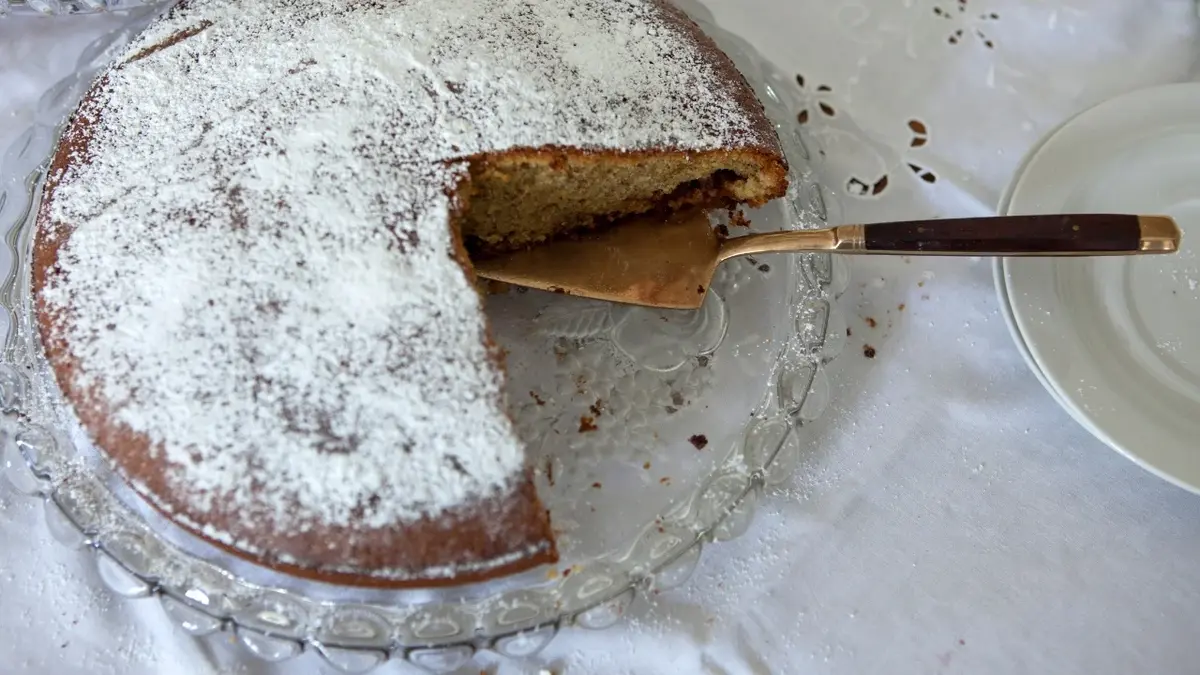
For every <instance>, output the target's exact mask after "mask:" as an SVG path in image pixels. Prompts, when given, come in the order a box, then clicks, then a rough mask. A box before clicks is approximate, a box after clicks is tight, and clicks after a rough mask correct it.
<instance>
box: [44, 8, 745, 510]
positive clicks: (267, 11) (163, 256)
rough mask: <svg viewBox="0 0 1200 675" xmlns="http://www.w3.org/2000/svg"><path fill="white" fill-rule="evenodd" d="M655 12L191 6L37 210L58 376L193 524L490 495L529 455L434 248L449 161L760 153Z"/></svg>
mask: <svg viewBox="0 0 1200 675" xmlns="http://www.w3.org/2000/svg"><path fill="white" fill-rule="evenodd" d="M662 11H663V10H662V9H661V7H660V6H659V5H658V4H657V3H656V2H654V1H652V0H586V1H580V0H538V1H530V0H408V1H407V2H354V3H345V2H334V1H332V0H329V1H323V0H301V1H299V2H292V3H286V10H285V9H284V3H279V2H271V1H268V0H246V1H244V2H238V3H236V4H235V3H227V2H217V1H215V0H197V1H194V2H190V3H188V5H187V8H186V9H183V10H179V11H176V12H175V13H174V14H173V15H172V16H171V17H170V18H168V19H167V20H165V21H163V22H161V23H160V24H158V25H157V26H156V27H154V28H152V29H151V30H150V31H149V32H148V33H147V34H145V35H144V36H143V37H142V38H140V39H139V40H138V41H137V42H136V43H135V44H134V45H132V46H131V47H130V50H129V51H128V53H127V56H126V58H125V59H123V61H124V63H123V65H121V66H119V67H117V68H115V69H114V70H112V71H110V72H109V73H108V75H107V81H106V84H105V85H104V87H103V88H102V89H101V90H100V91H99V92H98V94H97V96H96V97H95V99H94V102H95V104H96V105H97V106H98V109H100V110H103V111H104V113H103V116H102V117H101V119H100V120H99V122H98V123H97V124H96V126H95V135H94V137H93V140H92V143H91V146H90V147H91V152H90V156H89V157H88V158H87V159H88V162H87V163H81V164H77V165H75V166H73V167H72V168H71V169H69V170H68V171H67V172H66V174H65V175H64V176H63V177H62V181H61V183H60V184H59V186H58V187H57V189H56V193H55V197H54V200H53V203H52V204H51V211H50V216H51V219H52V220H53V221H54V222H55V223H70V224H71V225H72V226H74V227H75V229H74V231H73V233H72V234H71V237H70V239H69V241H68V242H67V243H66V244H65V245H64V247H63V248H62V249H61V251H60V259H59V262H60V271H59V273H57V274H55V275H54V276H53V277H52V278H51V280H50V283H49V285H48V287H47V288H46V289H45V292H44V294H43V300H44V301H45V302H46V303H47V305H48V306H49V308H50V309H51V310H62V311H64V312H67V313H68V314H69V316H70V317H71V321H70V322H69V325H68V326H67V328H66V330H67V335H66V338H67V339H68V341H69V343H70V345H71V350H72V353H73V354H74V356H75V357H76V358H77V359H78V360H79V362H80V363H81V364H82V368H81V369H80V370H79V371H78V373H77V377H78V378H79V382H78V384H79V385H80V386H83V387H89V388H90V387H94V388H96V390H97V391H99V392H101V393H102V395H103V397H104V398H105V399H106V400H107V401H109V402H111V403H112V404H113V417H114V418H115V420H116V421H118V422H120V423H122V424H124V425H126V426H128V427H129V428H131V429H133V430H135V431H137V432H140V433H142V434H145V435H146V436H148V437H149V438H150V439H151V440H152V441H153V442H154V443H155V444H156V449H157V450H156V451H160V452H162V453H164V454H165V457H166V459H167V460H169V462H170V464H171V465H172V466H173V467H174V469H173V472H172V473H171V474H170V476H169V478H170V480H171V481H172V482H173V483H174V485H173V487H174V488H175V489H178V490H181V491H183V492H184V493H185V494H187V495H188V499H189V501H190V503H191V504H192V506H193V507H194V508H195V509H196V510H197V511H201V512H202V511H204V510H206V509H208V508H211V506H212V505H213V504H214V503H217V502H218V501H219V502H220V503H222V504H229V503H232V504H233V505H235V506H237V507H239V508H243V507H244V513H245V514H246V516H245V517H246V518H261V517H263V516H266V517H268V518H270V519H271V520H272V521H273V522H274V524H275V527H276V528H279V529H283V530H287V531H294V530H299V531H303V530H305V529H306V528H308V527H309V526H310V525H311V524H312V523H319V524H328V525H351V524H358V525H361V526H363V527H366V528H379V527H387V526H389V525H392V524H395V523H397V522H406V521H411V520H414V519H417V518H420V517H421V516H423V515H425V514H437V513H440V512H442V511H444V510H446V509H449V508H452V507H455V506H458V505H461V504H464V503H469V502H470V501H472V500H475V499H479V498H481V497H485V496H488V495H491V494H494V493H495V492H496V491H497V490H503V489H504V488H505V487H506V486H508V485H509V484H511V481H512V480H513V479H515V478H516V477H517V476H518V475H519V474H520V470H521V467H522V465H523V454H522V449H521V447H520V445H519V443H518V441H517V439H516V436H515V434H514V432H513V429H512V427H511V422H510V421H509V419H508V417H507V416H506V414H505V412H504V404H503V400H502V390H501V381H500V377H499V375H498V373H497V372H496V371H495V369H494V368H493V367H492V366H491V364H490V361H489V353H488V349H487V347H486V346H485V341H486V335H485V331H486V329H485V326H484V324H483V320H482V318H481V316H482V315H481V312H480V304H479V300H478V298H477V296H476V294H475V292H474V290H473V289H472V288H471V285H470V281H469V280H468V279H467V278H466V276H465V274H464V273H463V271H462V270H461V268H460V267H459V266H458V264H457V263H456V262H455V261H454V260H453V259H452V250H453V248H452V247H453V243H452V239H451V234H450V228H449V222H448V217H449V216H448V214H449V213H450V211H451V210H452V208H453V204H452V203H451V198H450V197H449V196H447V195H448V191H449V190H451V189H452V188H453V187H454V186H455V185H456V184H457V182H458V181H459V180H460V179H461V178H462V176H463V174H464V171H465V168H464V166H463V165H462V164H461V163H459V162H458V161H457V160H460V159H461V158H465V157H470V156H472V155H475V154H478V153H482V152H488V151H495V150H504V149H510V148H515V147H526V146H532V147H540V146H545V145H569V146H574V147H581V148H610V149H613V148H615V149H637V148H645V147H652V146H662V145H669V146H673V147H678V148H684V149H709V148H719V147H726V146H729V145H746V144H760V143H762V142H764V139H761V138H756V137H755V136H754V132H752V131H750V129H752V128H753V125H752V124H751V123H750V121H749V120H748V119H747V118H746V115H745V113H744V112H743V111H742V109H741V107H740V105H739V104H738V102H737V99H736V95H735V93H734V92H732V91H729V90H726V88H725V86H724V85H721V84H716V83H715V82H716V78H714V77H713V72H712V67H711V66H709V65H707V64H706V62H705V60H704V59H703V57H702V55H701V54H699V52H698V51H697V48H696V47H695V46H694V45H693V44H692V43H691V42H690V41H689V40H687V39H685V38H684V37H683V36H682V35H681V34H679V33H678V29H677V28H674V27H672V26H673V24H670V23H664V22H663V21H662V14H661V13H662ZM181 33H184V34H186V35H187V38H186V39H183V40H181V41H179V42H178V43H177V44H171V45H169V46H166V47H165V48H162V49H158V48H157V45H159V43H162V42H163V41H164V40H167V39H168V38H171V37H172V36H177V35H179V34H181ZM598 36H599V37H598ZM58 234H61V231H59V232H50V233H48V235H49V236H57V235H58ZM252 486H253V488H252Z"/></svg>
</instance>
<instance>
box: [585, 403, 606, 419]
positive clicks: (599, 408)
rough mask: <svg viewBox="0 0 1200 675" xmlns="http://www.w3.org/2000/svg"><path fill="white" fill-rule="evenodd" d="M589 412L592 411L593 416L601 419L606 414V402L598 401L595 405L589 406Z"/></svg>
mask: <svg viewBox="0 0 1200 675" xmlns="http://www.w3.org/2000/svg"><path fill="white" fill-rule="evenodd" d="M588 410H591V411H592V415H593V416H594V417H599V416H600V415H601V414H603V413H604V401H603V400H602V399H596V402H595V403H593V404H592V405H590V406H588Z"/></svg>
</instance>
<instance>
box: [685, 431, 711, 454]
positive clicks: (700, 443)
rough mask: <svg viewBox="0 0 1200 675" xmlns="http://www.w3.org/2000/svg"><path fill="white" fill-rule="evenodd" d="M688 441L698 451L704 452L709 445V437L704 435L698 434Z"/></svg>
mask: <svg viewBox="0 0 1200 675" xmlns="http://www.w3.org/2000/svg"><path fill="white" fill-rule="evenodd" d="M688 441H689V442H690V443H691V444H692V445H693V446H695V448H696V449H697V450H703V449H704V448H705V446H707V445H708V436H705V435H704V434H696V435H695V436H692V437H691V438H689V439H688Z"/></svg>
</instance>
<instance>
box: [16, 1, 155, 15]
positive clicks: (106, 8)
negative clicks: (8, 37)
mask: <svg viewBox="0 0 1200 675" xmlns="http://www.w3.org/2000/svg"><path fill="white" fill-rule="evenodd" d="M158 4H161V3H159V2H157V1H156V0H145V1H143V0H0V16H4V15H6V14H9V13H10V12H21V13H30V14H46V15H50V16H59V15H63V14H95V13H98V12H121V11H125V10H130V9H143V8H145V7H146V6H148V5H150V6H153V5H158Z"/></svg>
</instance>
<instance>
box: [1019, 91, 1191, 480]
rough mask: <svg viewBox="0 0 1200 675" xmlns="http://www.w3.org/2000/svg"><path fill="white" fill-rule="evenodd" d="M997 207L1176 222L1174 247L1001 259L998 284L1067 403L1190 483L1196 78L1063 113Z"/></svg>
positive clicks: (1101, 430) (1131, 453)
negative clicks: (1158, 216) (1132, 253)
mask: <svg viewBox="0 0 1200 675" xmlns="http://www.w3.org/2000/svg"><path fill="white" fill-rule="evenodd" d="M1007 212H1008V213H1012V214H1030V213H1059V212H1129V213H1166V214H1168V215H1171V216H1174V217H1175V218H1176V219H1177V220H1178V221H1179V223H1180V225H1181V227H1182V228H1183V230H1184V244H1183V250H1182V251H1181V252H1180V253H1179V254H1177V255H1174V256H1152V257H1130V258H1124V257H1122V258H1079V259H1071V258H1056V259H1031V258H1011V259H1006V260H1003V261H1001V263H1000V266H1001V276H1002V279H1001V281H1002V283H1001V285H1000V291H1001V298H1002V301H1003V300H1004V299H1005V296H1007V302H1008V303H1009V304H1010V308H1011V318H1012V322H1013V325H1014V327H1015V332H1016V333H1017V337H1018V340H1017V343H1018V346H1019V347H1021V346H1023V347H1024V348H1025V350H1026V351H1027V353H1028V356H1029V358H1030V359H1031V360H1032V362H1033V366H1034V371H1035V373H1038V375H1039V377H1040V378H1041V379H1042V381H1043V383H1044V384H1046V386H1047V388H1048V389H1050V391H1051V392H1052V393H1053V394H1054V395H1055V397H1056V398H1057V399H1058V400H1059V401H1060V402H1061V403H1062V404H1063V406H1064V407H1065V408H1066V409H1067V411H1068V412H1070V413H1071V414H1072V415H1073V416H1074V417H1075V418H1076V419H1078V420H1079V421H1080V423H1082V424H1083V425H1084V426H1085V427H1086V428H1087V429H1088V430H1089V431H1091V432H1092V433H1093V434H1095V435H1096V436H1097V437H1098V438H1100V439H1101V440H1103V441H1104V442H1106V443H1107V444H1109V445H1110V446H1112V447H1113V448H1115V449H1117V450H1119V451H1120V452H1122V453H1124V454H1125V455H1126V456H1128V457H1130V458H1131V459H1133V460H1134V461H1135V462H1137V463H1138V464H1140V465H1141V466H1143V467H1145V468H1146V469H1148V470H1150V471H1152V472H1154V473H1155V474H1157V475H1159V476H1161V477H1163V478H1165V479H1167V480H1169V481H1171V482H1172V483H1175V484H1176V485H1179V486H1181V487H1184V488H1187V489H1189V490H1192V491H1194V492H1200V260H1198V259H1197V255H1196V250H1197V247H1198V245H1200V243H1198V242H1200V239H1197V238H1198V237H1200V84H1180V85H1169V86H1165V87H1157V88H1153V89H1147V90H1142V91H1138V92H1133V93H1131V94H1127V95H1125V96H1122V97H1119V98H1116V99H1113V100H1111V101H1108V102H1106V103H1103V104H1101V105H1099V106H1097V107H1095V108H1092V109H1091V110H1088V111H1086V112H1084V113H1083V114H1081V115H1080V116H1078V117H1076V118H1075V119H1073V120H1071V121H1070V122H1068V123H1067V124H1065V125H1063V126H1062V127H1061V128H1059V129H1058V130H1057V131H1055V132H1054V133H1053V134H1051V136H1050V137H1049V138H1048V139H1047V140H1046V141H1045V142H1044V143H1043V144H1042V145H1041V146H1040V147H1039V148H1037V149H1035V150H1034V152H1033V153H1032V154H1031V156H1030V158H1029V159H1028V160H1027V162H1026V165H1025V167H1024V170H1023V171H1022V173H1021V174H1020V175H1019V176H1018V178H1017V179H1016V181H1015V183H1014V185H1013V187H1012V189H1011V194H1010V199H1009V205H1008V209H1007ZM1189 232H1190V233H1191V235H1192V236H1190V237H1189V236H1188V233H1189Z"/></svg>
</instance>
